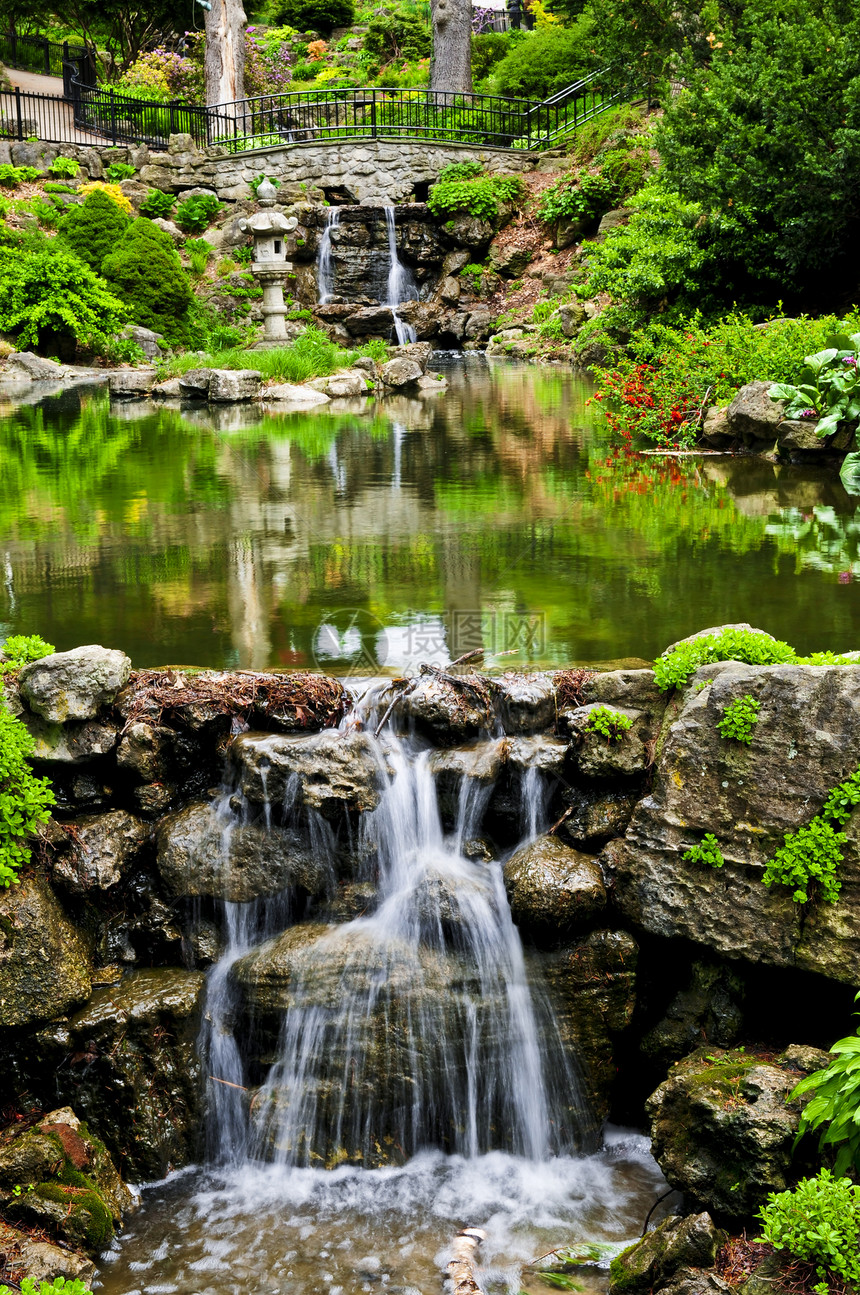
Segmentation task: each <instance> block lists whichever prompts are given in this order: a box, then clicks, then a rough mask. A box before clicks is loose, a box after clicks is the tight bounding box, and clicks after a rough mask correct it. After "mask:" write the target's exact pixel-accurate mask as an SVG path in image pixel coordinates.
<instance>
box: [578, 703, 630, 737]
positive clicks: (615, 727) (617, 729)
mask: <svg viewBox="0 0 860 1295" xmlns="http://www.w3.org/2000/svg"><path fill="white" fill-rule="evenodd" d="M632 725H633V720H632V719H631V718H630V716H629V715H625V714H624V713H623V711H620V710H614V709H613V708H612V707H611V706H595V708H594V710H592V711H590V712H589V715H588V723H587V724H586V726H585V729H586V732H588V733H599V734H600V736H601V737H605V738H606V740H607V742H620V741H621V739H622V737H623V736H624V734H625V733H626V732H627V730H628V729H629V728H631V727H632Z"/></svg>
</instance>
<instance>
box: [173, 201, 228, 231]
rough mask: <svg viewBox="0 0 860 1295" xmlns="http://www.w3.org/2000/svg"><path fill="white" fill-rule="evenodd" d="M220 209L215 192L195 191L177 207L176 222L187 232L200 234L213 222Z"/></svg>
mask: <svg viewBox="0 0 860 1295" xmlns="http://www.w3.org/2000/svg"><path fill="white" fill-rule="evenodd" d="M220 210H221V204H220V202H219V201H218V199H217V198H216V197H215V195H214V194H211V193H195V194H194V195H193V196H192V197H190V198H186V199H185V201H184V202H180V204H179V206H178V207H177V208H176V223H177V225H178V226H179V228H180V229H181V230H183V231H184V232H185V233H186V234H199V233H202V231H203V230H204V229H207V228H208V226H209V225H211V224H212V221H213V220H214V219H215V217H216V216H217V215H218V212H219V211H220Z"/></svg>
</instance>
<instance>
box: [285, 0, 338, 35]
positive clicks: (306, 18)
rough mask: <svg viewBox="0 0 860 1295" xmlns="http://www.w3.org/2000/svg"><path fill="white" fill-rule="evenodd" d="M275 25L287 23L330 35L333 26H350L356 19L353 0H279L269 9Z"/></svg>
mask: <svg viewBox="0 0 860 1295" xmlns="http://www.w3.org/2000/svg"><path fill="white" fill-rule="evenodd" d="M268 14H269V17H270V20H271V23H272V24H273V25H282V24H284V23H287V24H288V25H289V26H291V27H295V28H297V29H298V30H299V31H319V32H322V33H323V34H324V35H328V34H329V32H330V31H331V30H332V28H333V27H349V26H350V25H351V24H352V22H353V21H354V19H355V6H354V5H353V2H352V0H279V3H277V4H276V5H274V6H272V8H270V9H269V11H268Z"/></svg>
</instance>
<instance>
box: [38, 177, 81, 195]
mask: <svg viewBox="0 0 860 1295" xmlns="http://www.w3.org/2000/svg"><path fill="white" fill-rule="evenodd" d="M42 188H43V190H44V191H45V193H77V189H75V188H74V187H73V186H72V185H70V184H63V182H62V181H61V180H60V181H58V180H46V181H45V183H44V184H43V185H42Z"/></svg>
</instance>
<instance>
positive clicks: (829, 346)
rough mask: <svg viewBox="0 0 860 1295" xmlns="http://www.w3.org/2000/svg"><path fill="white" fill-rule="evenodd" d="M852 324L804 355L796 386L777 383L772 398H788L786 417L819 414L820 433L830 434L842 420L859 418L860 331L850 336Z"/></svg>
mask: <svg viewBox="0 0 860 1295" xmlns="http://www.w3.org/2000/svg"><path fill="white" fill-rule="evenodd" d="M848 328H850V324H849V325H843V328H842V331H840V332H838V333H835V334H834V335H833V336H832V337H828V339H827V342H826V346H825V349H824V350H823V351H819V352H818V353H817V354H815V355H807V356H805V357H804V361H803V364H804V367H803V369H802V370H801V372H800V376H799V377H798V380H797V385H792V384H789V383H777V384H776V385H775V386H773V387H771V389H770V392H769V395H770V398H771V400H784V401H786V402H787V403H786V410H785V416H786V418H804V417H811V416H813V415H814V416H817V417H818V420H819V421H818V426H817V427H816V429H815V430H816V433H817V435H818V436H829V435H831V433H833V432H835V431H836V430H837V429H838V427H839V424H840V423H841V422H843V421H851V420H852V419H856V418H860V371H858V367H857V352H858V351H860V333H852V334H850V335H849V333H848V331H847V330H848Z"/></svg>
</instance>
